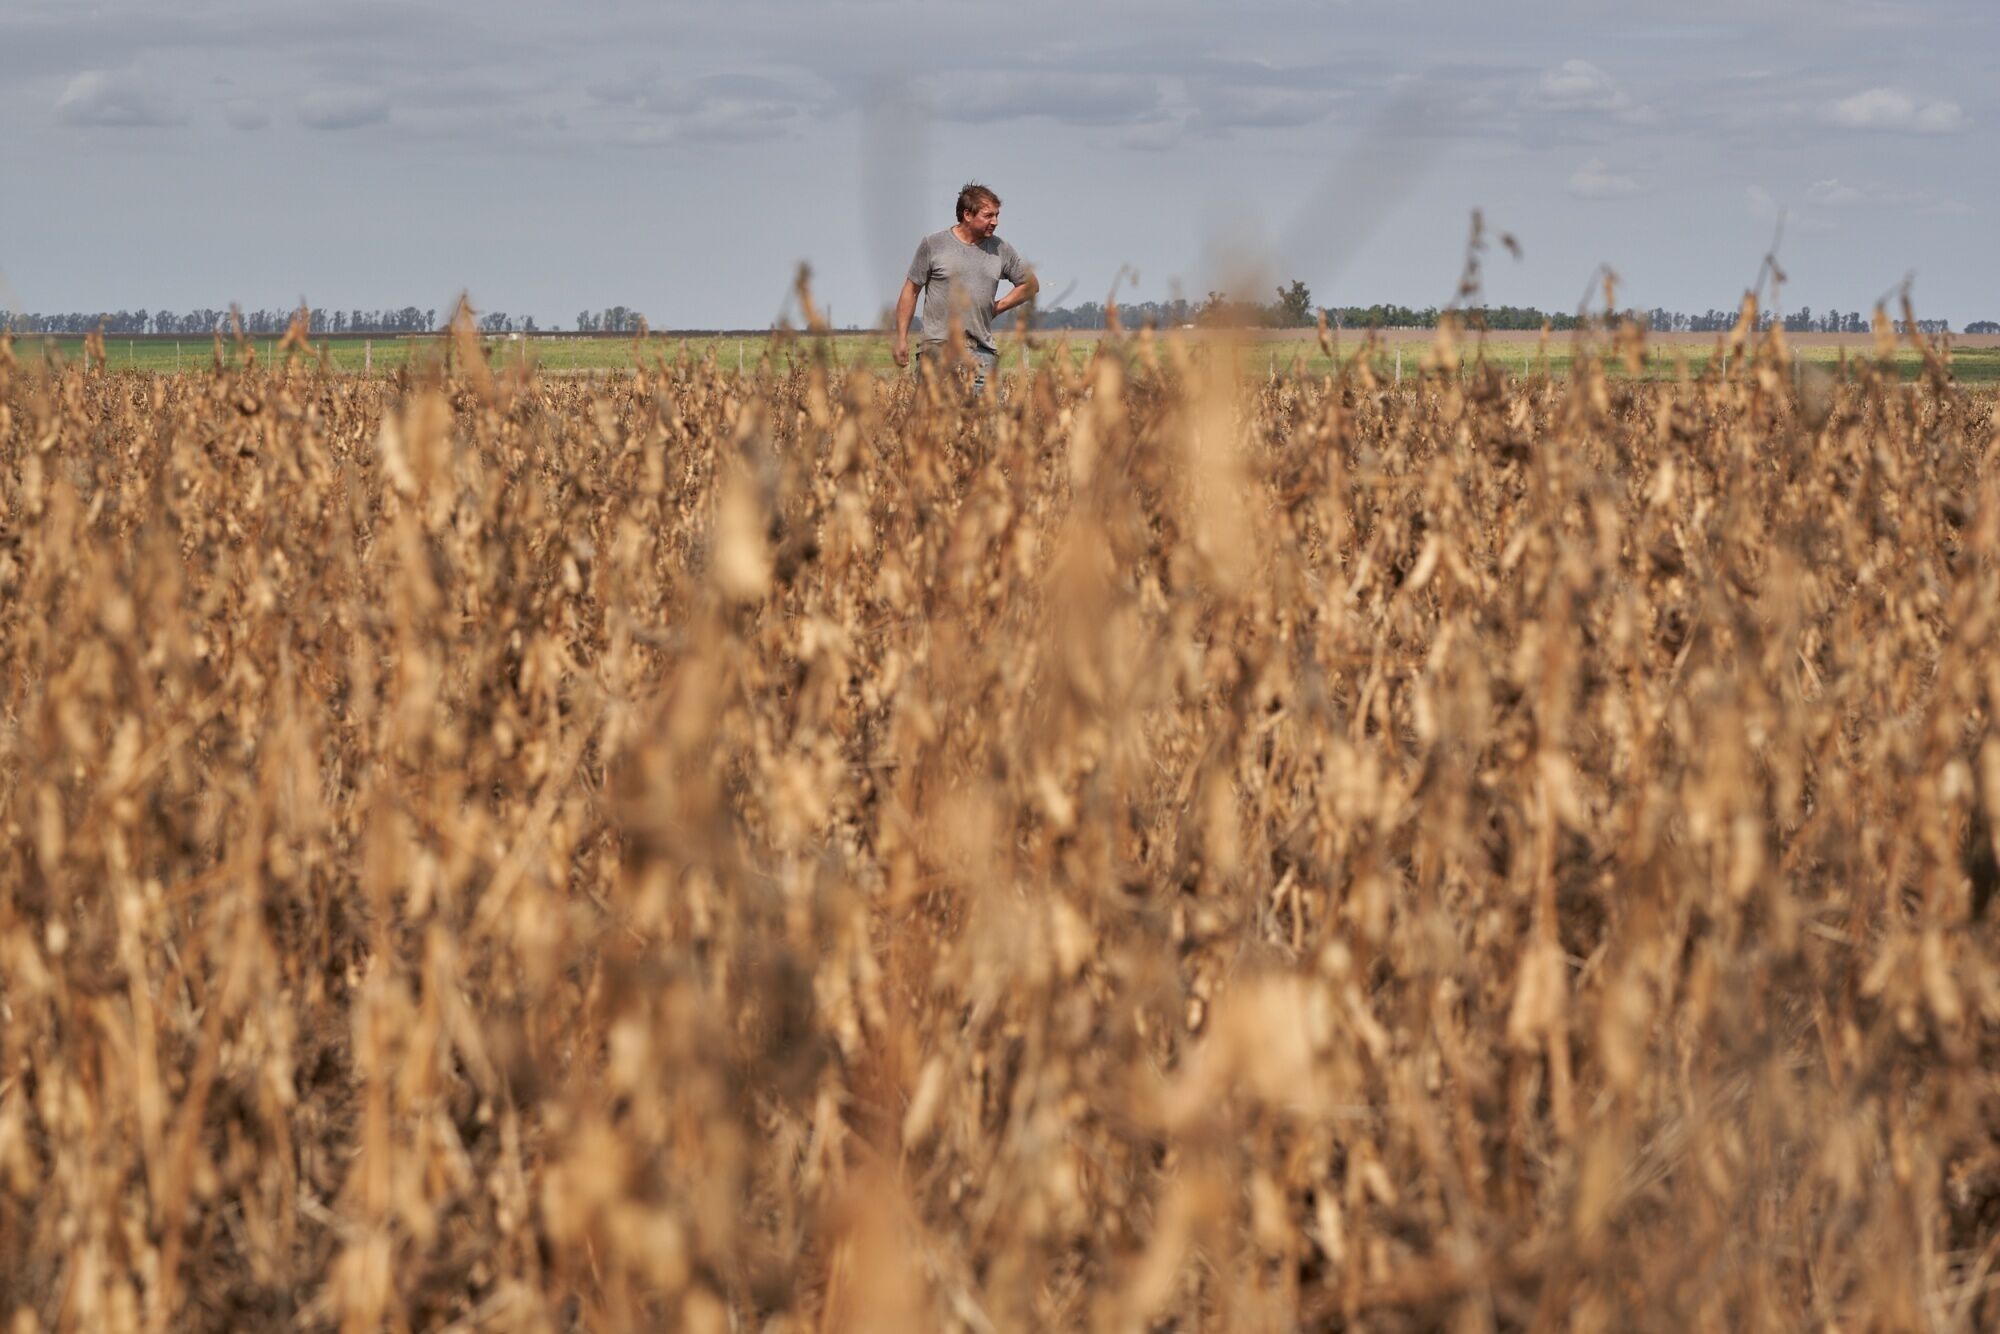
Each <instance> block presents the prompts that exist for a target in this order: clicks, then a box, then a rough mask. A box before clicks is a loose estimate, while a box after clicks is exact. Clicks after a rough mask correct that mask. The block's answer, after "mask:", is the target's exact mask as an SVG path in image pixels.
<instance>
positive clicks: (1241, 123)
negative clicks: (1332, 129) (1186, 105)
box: [1193, 82, 1341, 130]
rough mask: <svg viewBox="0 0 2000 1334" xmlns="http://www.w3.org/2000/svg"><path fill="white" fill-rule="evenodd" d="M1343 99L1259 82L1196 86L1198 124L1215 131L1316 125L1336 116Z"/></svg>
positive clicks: (1329, 94) (1337, 94)
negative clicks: (1336, 110) (1263, 84)
mask: <svg viewBox="0 0 2000 1334" xmlns="http://www.w3.org/2000/svg"><path fill="white" fill-rule="evenodd" d="M1340 100H1341V98H1340V94H1339V93H1337V92H1332V91H1323V90H1321V89H1317V88H1286V87H1264V86H1259V85H1257V84H1255V83H1235V84H1218V83H1208V82H1204V83H1201V84H1198V85H1197V86H1196V88H1195V91H1194V95H1193V101H1194V105H1195V109H1196V119H1197V123H1198V124H1200V126H1201V127H1202V128H1204V129H1212V130H1239V129H1241V130H1255V129H1278V128H1284V127H1290V126H1298V125H1316V124H1319V123H1320V122H1322V121H1324V120H1326V119H1327V117H1328V116H1330V115H1332V114H1333V110H1334V107H1335V106H1336V105H1337V104H1338V103H1339V101H1340Z"/></svg>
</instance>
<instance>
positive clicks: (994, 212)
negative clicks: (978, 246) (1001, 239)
mask: <svg viewBox="0 0 2000 1334" xmlns="http://www.w3.org/2000/svg"><path fill="white" fill-rule="evenodd" d="M965 230H966V234H967V235H969V236H971V237H972V239H973V240H974V241H975V242H978V241H984V240H985V239H986V238H987V237H989V236H991V235H993V233H995V232H997V231H999V230H1000V206H999V205H998V204H982V205H981V206H980V207H979V209H978V210H977V211H976V212H972V213H968V214H966V215H965Z"/></svg>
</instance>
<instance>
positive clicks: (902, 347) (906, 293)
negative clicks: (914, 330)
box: [895, 278, 917, 366]
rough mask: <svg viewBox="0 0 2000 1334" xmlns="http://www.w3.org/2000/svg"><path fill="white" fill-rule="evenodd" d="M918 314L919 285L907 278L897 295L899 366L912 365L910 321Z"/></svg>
mask: <svg viewBox="0 0 2000 1334" xmlns="http://www.w3.org/2000/svg"><path fill="white" fill-rule="evenodd" d="M916 313H917V285H916V284H915V283H913V282H911V281H910V280H909V279H907V278H905V279H904V280H903V290H902V291H900V292H898V293H896V348H895V357H896V364H897V365H898V366H907V365H909V364H910V320H911V318H912V317H914V316H915V315H916Z"/></svg>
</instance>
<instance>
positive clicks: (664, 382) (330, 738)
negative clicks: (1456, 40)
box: [0, 335, 2000, 1334]
mask: <svg viewBox="0 0 2000 1334" xmlns="http://www.w3.org/2000/svg"><path fill="white" fill-rule="evenodd" d="M1111 341H1113V340H1107V342H1106V345H1105V349H1106V350H1105V354H1104V355H1093V356H1092V357H1090V358H1089V359H1087V360H1080V361H1077V362H1073V363H1071V362H1060V363H1050V364H1047V365H1045V366H1043V367H1041V368H1039V369H1037V370H1036V371H1035V372H1034V373H1033V374H1032V375H1023V376H1017V377H1010V378H1009V379H1008V380H1007V381H1006V383H1005V385H1004V390H1003V392H1002V393H1001V394H1000V395H999V396H998V397H997V398H992V397H990V398H988V399H985V400H981V401H967V400H966V399H965V397H964V396H963V395H962V394H960V393H959V392H956V391H955V390H954V389H953V388H951V387H949V386H944V387H940V386H935V385H933V386H918V385H915V384H913V383H912V382H911V381H910V380H908V379H907V378H900V379H899V378H891V377H882V376H876V375H870V374H863V373H853V372H849V371H843V370H841V369H839V368H838V367H836V366H832V365H830V364H827V363H824V362H821V361H818V360H816V359H814V357H812V356H811V355H810V354H809V345H802V347H804V348H806V349H807V351H806V352H804V353H802V355H801V356H800V357H799V359H798V360H797V362H796V363H795V364H794V365H793V366H792V367H790V368H789V369H783V368H773V367H770V366H768V365H767V366H766V368H765V369H763V370H762V371H760V372H758V373H755V374H747V375H742V376H739V375H736V374H735V373H734V368H733V367H730V368H728V370H727V372H725V371H724V370H723V369H722V368H718V367H717V366H716V365H715V364H714V361H713V360H712V358H711V359H710V360H707V361H698V360H695V359H693V358H692V357H681V358H678V359H673V360H669V359H664V358H663V359H656V360H655V361H654V362H653V363H652V364H650V365H648V366H645V367H643V368H640V369H637V370H633V371H629V372H625V373H622V374H619V375H617V376H614V377H611V378H608V379H600V380H593V381H584V380H577V379H567V380H566V379H560V378H549V377H537V376H535V375H534V374H532V373H531V372H529V371H527V370H525V369H522V370H515V371H509V372H505V373H501V374H497V375H496V374H494V373H493V372H492V371H491V370H490V369H489V368H488V367H487V365H486V363H485V362H484V361H483V360H481V359H480V358H478V357H477V356H476V355H473V356H468V357H464V358H462V359H461V360H460V361H459V363H458V368H457V369H455V370H452V371H449V372H447V371H445V370H443V369H441V368H428V369H426V368H416V367H412V368H408V369H406V370H404V371H403V372H401V373H399V374H398V375H396V376H394V377H375V378H369V379H363V378H358V377H350V376H343V375H341V374H338V373H336V372H334V371H332V370H330V369H329V368H327V367H325V366H323V365H316V364H314V363H312V362H311V361H309V360H300V361H297V362H294V363H291V364H287V365H280V366H272V365H270V364H268V361H267V362H266V364H265V365H263V366H261V367H257V366H226V367H222V368H219V369H217V370H214V371H210V370H207V369H204V370H202V371H200V372H191V373H186V374H179V375H163V376H146V375H133V374H120V373H113V372H108V371H107V370H105V369H104V368H103V367H102V366H101V365H100V364H97V362H96V361H95V360H93V359H91V358H86V359H85V360H83V361H81V362H77V363H74V364H69V365H66V366H55V365H50V364H44V363H42V362H40V361H38V360H34V359H30V358H25V357H22V358H16V357H14V356H12V355H11V354H10V353H9V352H8V351H6V350H5V349H6V345H5V343H4V342H0V828H4V835H5V836H4V838H0V1307H4V1309H0V1317H4V1318H5V1319H6V1320H7V1321H9V1322H10V1323H8V1324H7V1325H6V1328H7V1329H8V1330H9V1331H29V1330H72V1329H73V1330H125V1329H149V1330H169V1329H171V1330H179V1329H276V1328H286V1329H333V1328H340V1329H349V1330H375V1329H385V1328H386V1329H437V1328H452V1329H461V1330H473V1329H479V1330H485V1329H493V1330H569V1329H644V1328H673V1329H687V1330H691V1331H725V1330H740V1331H773V1332H774V1334H775V1332H781V1331H792V1332H798V1334H803V1332H805V1331H821V1330H854V1331H893V1330H966V1331H975V1332H977V1334H985V1331H999V1330H1039V1329H1083V1330H1104V1331H1124V1330H1150V1331H1168V1330H1171V1331H1186V1332H1189V1334H1192V1331H1225V1330H1226V1331H1235V1330H1259V1331H1263V1330H1269V1331H1279V1330H1291V1329H1308V1330H1337V1329H1366V1330H1387V1331H1402V1330H1426V1329H1450V1330H1455V1331H1479V1330H1511V1329H1575V1330H1648V1329H1657V1330H1683V1329H1714V1330H1725V1329H1727V1330H1734V1329H1760V1330H1761V1329H1808V1328H1809V1329H1974V1328H1992V1327H1993V1326H1994V1324H1995V1322H1996V1321H2000V1269H1996V1264H1995V1261H1996V1257H2000V1226H1996V1225H2000V1062H1996V1058H2000V969H1996V962H2000V938H1996V931H2000V927H1996V924H1995V921H1994V919H1995V917H1996V915H2000V914H1996V913H1995V912H1994V911H1993V909H1992V906H1991V902H1990V901H1991V899H1992V897H1993V893H1994V890H1995V887H1996V884H2000V862H1996V855H1995V854H1996V846H1995V831H1996V829H2000V735H1997V734H1996V731H1995V725H1994V716H1995V710H1996V708H2000V653H1996V621H1995V617H1996V608H2000V459H1996V450H2000V439H1996V421H1995V414H1994V400H1993V395H1992V393H1991V391H1990V390H1983V389H1980V390H1973V389H1967V388H1964V387H1961V386H1960V385H1958V384H1956V383H1954V382H1953V381H1952V380H1951V378H1950V376H1949V373H1948V368H1947V367H1946V366H1945V365H1944V364H1943V363H1942V362H1941V361H1940V360H1938V359H1936V358H1934V357H1932V358H1927V359H1926V361H1925V369H1924V372H1923V374H1922V375H1921V377H1920V378H1919V380H1918V381H1917V382H1916V383H1913V384H1904V383H1899V382H1897V381H1896V380H1895V379H1893V378H1888V377H1881V376H1878V375H1876V374H1875V373H1873V372H1872V371H1870V370H1869V369H1868V368H1867V367H1865V366H1863V367H1861V368H1859V373H1858V374H1857V376H1856V377H1855V378H1853V379H1851V380H1846V381H1842V380H1836V379H1832V378H1830V377H1826V376H1824V375H1820V374H1816V373H1815V374H1806V373H1802V372H1801V371H1800V370H1799V369H1798V368H1796V367H1795V366H1793V365H1792V363H1791V362H1790V360H1789V357H1790V353H1789V350H1788V349H1787V348H1786V347H1785V346H1784V344H1783V342H1782V340H1781V339H1773V340H1765V341H1759V340H1758V339H1756V338H1755V337H1751V338H1748V339H1739V340H1738V342H1737V343H1736V344H1735V345H1734V347H1733V348H1732V355H1731V356H1730V357H1729V358H1728V359H1727V360H1726V362H1716V363H1714V364H1711V365H1709V366H1708V367H1706V368H1705V369H1704V370H1702V371H1701V372H1700V373H1699V374H1696V375H1689V376H1686V377H1684V378H1683V379H1681V380H1680V381H1679V382H1673V381H1668V382H1660V383H1633V382H1630V381H1626V380H1618V379H1613V378H1609V377H1607V375H1606V373H1605V368H1604V364H1603V362H1602V361H1601V360H1598V359H1594V358H1593V356H1592V355H1591V354H1590V353H1589V351H1588V349H1582V350H1579V352H1578V354H1577V357H1576V359H1575V360H1574V361H1573V362H1572V365H1571V367H1570V373H1569V374H1568V376H1567V377H1565V378H1562V379H1548V378H1544V377H1536V376H1503V375H1502V374H1501V373H1500V372H1499V371H1498V370H1496V369H1495V368H1493V367H1490V366H1486V367H1474V368H1473V369H1471V370H1469V371H1462V370H1459V369H1457V367H1458V364H1459V363H1458V358H1457V357H1456V356H1453V355H1449V350H1448V349H1447V350H1446V355H1443V356H1441V357H1439V358H1437V359H1435V360H1434V361H1433V365H1437V366H1446V367H1450V368H1451V369H1450V370H1449V371H1440V370H1429V371H1424V370H1420V369H1419V367H1418V366H1417V364H1416V361H1415V358H1414V356H1413V358H1412V365H1411V369H1410V373H1409V375H1408V376H1407V377H1406V379H1405V380H1404V382H1403V383H1401V384H1400V385H1397V384H1391V383H1388V382H1386V381H1383V380H1381V379H1379V378H1378V377H1377V376H1376V375H1375V374H1374V372H1373V371H1372V369H1371V368H1370V366H1369V365H1368V363H1367V359H1365V358H1361V359H1356V360H1355V361H1354V362H1353V363H1351V364H1350V365H1349V366H1348V367H1347V368H1346V369H1345V370H1344V371H1343V372H1342V373H1340V374H1339V375H1332V374H1319V375H1313V374H1304V375H1298V374H1280V375H1275V376H1262V375H1252V376H1249V377H1245V378H1238V376H1237V375H1236V374H1235V369H1236V360H1235V359H1232V358H1230V357H1227V356H1220V357H1218V356H1213V355H1205V354H1203V353H1202V352H1201V351H1200V349H1191V348H1190V347H1189V346H1187V345H1185V344H1182V343H1178V342H1176V341H1174V340H1173V339H1171V338H1167V339H1161V340H1158V341H1155V340H1154V339H1153V338H1152V337H1151V336H1144V335H1142V336H1140V337H1139V338H1137V339H1135V340H1133V341H1131V342H1130V343H1127V344H1125V345H1124V346H1123V348H1122V349H1118V350H1117V351H1116V352H1115V353H1114V351H1113V350H1112V349H1111V348H1110V342H1111ZM1625 351H1627V352H1629V351H1630V349H1629V348H1627V349H1625ZM1599 355H1600V356H1602V357H1612V356H1615V355H1617V352H1616V351H1615V350H1614V348H1613V347H1612V346H1611V345H1609V344H1607V345H1606V346H1605V347H1603V348H1601V349H1599Z"/></svg>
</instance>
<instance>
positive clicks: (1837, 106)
mask: <svg viewBox="0 0 2000 1334" xmlns="http://www.w3.org/2000/svg"><path fill="white" fill-rule="evenodd" d="M1820 117H1821V119H1822V120H1824V121H1825V122H1826V123H1827V124H1829V125H1838V126H1840V127H1841V128H1842V129H1848V130H1891V131H1896V132H1899V133H1904V134H1956V133H1958V132H1959V131H1960V130H1964V129H1968V128H1970V126H1971V122H1970V121H1969V120H1968V119H1967V118H1966V115H1965V112H1964V111H1963V110H1962V109H1961V108H1960V107H1959V105H1958V103H1956V102H1945V101H1925V100H1923V99H1921V98H1916V97H1912V96H1911V95H1910V94H1908V93H1906V92H1904V91H1903V90H1902V89H1900V88H1869V89H1867V90H1865V91H1863V92H1859V93H1856V94H1854V95H1853V96H1852V97H1843V98H1841V99H1840V100H1839V101H1838V102H1829V103H1827V104H1826V106H1824V107H1822V108H1821V110H1820Z"/></svg>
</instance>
